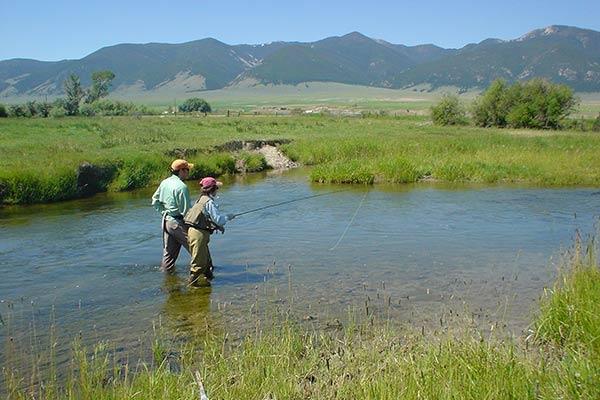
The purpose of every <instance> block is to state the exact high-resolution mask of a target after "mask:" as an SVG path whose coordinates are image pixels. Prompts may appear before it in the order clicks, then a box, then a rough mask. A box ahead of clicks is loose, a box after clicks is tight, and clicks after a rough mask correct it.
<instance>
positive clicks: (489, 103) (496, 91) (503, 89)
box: [473, 79, 511, 127]
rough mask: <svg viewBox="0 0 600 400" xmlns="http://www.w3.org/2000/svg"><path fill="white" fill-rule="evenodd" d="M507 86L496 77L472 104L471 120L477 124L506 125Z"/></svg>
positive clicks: (507, 110) (508, 101) (508, 104)
mask: <svg viewBox="0 0 600 400" xmlns="http://www.w3.org/2000/svg"><path fill="white" fill-rule="evenodd" d="M510 106H511V104H510V99H509V95H508V86H507V84H506V82H505V81H504V80H502V79H497V80H495V81H494V82H492V84H491V85H490V87H488V88H487V90H486V91H485V92H483V93H482V95H481V96H480V97H479V98H478V99H476V100H475V102H474V104H473V120H474V121H475V125H477V126H483V127H488V126H498V127H504V126H506V117H507V116H508V112H509V111H510Z"/></svg>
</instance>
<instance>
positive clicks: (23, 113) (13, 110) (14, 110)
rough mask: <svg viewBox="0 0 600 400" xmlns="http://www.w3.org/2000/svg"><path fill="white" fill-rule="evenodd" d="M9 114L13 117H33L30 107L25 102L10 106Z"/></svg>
mask: <svg viewBox="0 0 600 400" xmlns="http://www.w3.org/2000/svg"><path fill="white" fill-rule="evenodd" d="M8 115H10V116H11V117H31V114H30V113H29V109H28V108H27V107H26V106H24V105H23V104H12V105H10V106H9V107H8Z"/></svg>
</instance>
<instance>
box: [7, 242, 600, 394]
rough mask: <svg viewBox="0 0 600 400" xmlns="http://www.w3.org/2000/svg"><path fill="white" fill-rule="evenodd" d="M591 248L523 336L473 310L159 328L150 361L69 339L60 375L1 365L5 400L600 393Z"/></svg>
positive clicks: (599, 275)
mask: <svg viewBox="0 0 600 400" xmlns="http://www.w3.org/2000/svg"><path fill="white" fill-rule="evenodd" d="M593 249H594V245H593V244H591V245H590V246H587V247H586V246H582V245H581V244H580V243H579V242H577V243H576V244H575V246H574V248H573V249H572V250H571V252H570V253H569V256H568V259H567V261H566V264H565V267H564V269H563V270H561V272H560V274H559V277H558V279H557V281H556V283H555V285H554V287H553V288H552V289H548V290H547V291H546V292H545V294H544V296H543V297H542V300H541V304H540V311H539V312H538V314H537V316H536V317H535V319H534V322H533V323H532V325H531V330H530V331H529V333H530V334H529V335H527V336H524V337H519V338H516V339H511V338H510V337H507V336H506V334H505V333H504V332H502V331H501V326H491V327H489V328H485V329H483V328H481V327H477V325H476V324H475V323H474V321H472V320H471V318H472V317H469V316H466V317H464V318H463V319H462V320H460V319H457V320H455V321H454V322H453V323H452V322H448V321H440V325H439V327H438V328H436V329H427V330H421V329H414V328H410V327H408V328H404V329H401V328H394V327H391V326H387V325H386V324H385V321H373V320H372V319H369V318H364V319H357V320H356V321H355V322H354V323H349V324H348V325H347V326H343V325H342V324H339V325H335V326H332V327H331V329H326V330H318V331H312V330H308V331H307V330H305V329H301V328H300V327H298V326H296V325H294V324H293V323H291V322H290V321H289V320H286V319H285V316H284V317H283V318H284V319H283V320H282V321H277V322H274V323H273V325H272V326H267V327H265V326H258V325H257V327H256V329H255V330H254V331H253V332H252V333H249V334H248V335H247V336H246V337H245V338H244V339H242V340H241V341H238V340H231V338H229V337H228V336H227V335H219V334H214V335H209V337H207V338H204V339H202V340H201V341H200V342H199V343H189V344H187V345H181V344H180V345H179V346H177V347H173V346H174V345H173V343H172V342H171V341H169V340H168V338H163V337H160V335H157V336H156V338H155V340H154V341H153V344H152V349H151V352H152V354H153V357H154V359H153V360H152V361H149V362H147V363H142V364H138V365H129V364H128V363H127V362H126V361H125V362H123V361H117V360H113V359H112V358H111V357H110V352H109V351H107V349H109V346H108V345H107V344H100V345H98V347H97V348H96V349H95V351H93V352H89V351H86V350H85V349H83V348H81V347H79V346H77V345H76V346H75V347H74V350H73V353H72V359H71V361H70V368H69V371H70V372H69V374H68V377H67V378H66V383H61V381H60V380H59V379H58V378H57V374H56V370H55V369H53V368H52V365H53V364H52V363H51V364H50V368H47V369H46V370H45V371H47V372H40V370H39V369H37V370H36V369H32V370H31V371H29V370H20V369H18V368H9V367H8V366H5V367H4V368H3V373H4V375H5V378H6V382H7V386H6V388H7V393H8V399H26V398H32V397H35V398H39V399H48V400H50V399H81V398H90V399H91V398H93V399H128V398H134V397H137V396H140V398H145V399H197V398H198V392H199V382H202V385H203V387H204V389H205V390H206V392H207V394H208V397H209V398H210V399H265V398H270V399H284V398H285V399H287V398H315V399H317V398H318V399H334V398H342V399H356V398H361V399H363V398H364V399H390V400H391V399H398V398H403V399H431V398H461V399H514V398H518V399H556V398H562V399H582V398H590V399H591V398H598V396H600V387H599V386H598V385H597V382H598V377H600V343H599V342H598V340H597V338H598V336H599V334H600V332H599V329H600V315H599V314H598V313H597V312H596V309H597V304H598V302H599V301H600V270H599V268H598V264H597V258H596V256H595V254H594V251H593ZM379 322H383V323H379ZM279 323H281V325H280V324H279ZM7 348H10V346H9V347H7ZM23 354H25V353H23ZM30 356H32V360H35V355H30ZM37 380H41V381H42V382H43V384H38V385H34V386H32V387H30V388H26V389H23V386H28V382H35V381H37Z"/></svg>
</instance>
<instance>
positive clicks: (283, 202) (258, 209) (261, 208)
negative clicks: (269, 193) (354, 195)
mask: <svg viewBox="0 0 600 400" xmlns="http://www.w3.org/2000/svg"><path fill="white" fill-rule="evenodd" d="M348 190H350V189H342V190H335V191H333V192H327V193H319V194H313V195H312V196H305V197H300V198H297V199H292V200H287V201H282V202H281V203H275V204H269V205H268V206H263V207H258V208H253V209H252V210H248V211H243V212H241V213H237V214H234V215H235V216H236V217H239V216H240V215H245V214H250V213H253V212H256V211H262V210H266V209H267V208H271V207H277V206H282V205H284V204H289V203H294V202H296V201H301V200H308V199H312V198H315V197H319V196H328V195H330V194H334V193H340V192H347V191H348Z"/></svg>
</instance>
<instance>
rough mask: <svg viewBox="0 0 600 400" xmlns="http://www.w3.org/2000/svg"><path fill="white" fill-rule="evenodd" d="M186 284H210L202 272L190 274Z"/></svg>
mask: <svg viewBox="0 0 600 400" xmlns="http://www.w3.org/2000/svg"><path fill="white" fill-rule="evenodd" d="M188 284H189V285H190V287H194V288H203V287H209V286H210V282H209V281H208V279H207V278H206V277H205V276H204V275H203V274H198V275H190V278H189V280H188Z"/></svg>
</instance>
